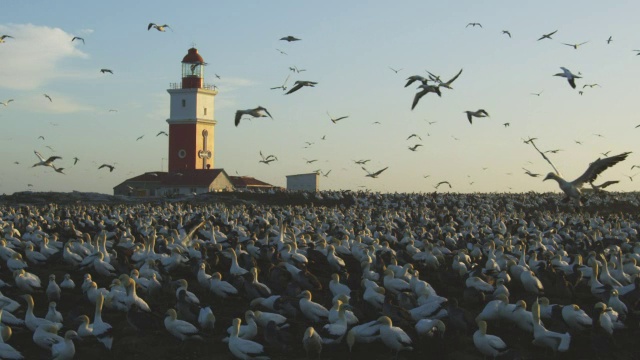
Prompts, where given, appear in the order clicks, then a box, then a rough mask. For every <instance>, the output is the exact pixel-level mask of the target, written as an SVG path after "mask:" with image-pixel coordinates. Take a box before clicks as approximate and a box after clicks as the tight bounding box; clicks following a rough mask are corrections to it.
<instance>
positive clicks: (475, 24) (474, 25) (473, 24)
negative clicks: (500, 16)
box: [465, 22, 482, 28]
mask: <svg viewBox="0 0 640 360" xmlns="http://www.w3.org/2000/svg"><path fill="white" fill-rule="evenodd" d="M469 26H471V27H476V26H480V27H482V24H480V23H475V22H473V23H468V24H467V26H465V27H466V28H468V27H469Z"/></svg>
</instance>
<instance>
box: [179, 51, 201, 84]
mask: <svg viewBox="0 0 640 360" xmlns="http://www.w3.org/2000/svg"><path fill="white" fill-rule="evenodd" d="M205 64H206V63H205V62H204V59H203V58H202V56H200V54H198V49H196V48H191V49H189V51H188V52H187V55H185V57H184V58H182V88H183V89H194V88H198V89H200V88H202V85H203V81H204V65H205Z"/></svg>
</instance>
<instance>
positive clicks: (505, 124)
mask: <svg viewBox="0 0 640 360" xmlns="http://www.w3.org/2000/svg"><path fill="white" fill-rule="evenodd" d="M502 125H504V127H509V126H510V125H511V123H508V122H506V123H504V124H502Z"/></svg>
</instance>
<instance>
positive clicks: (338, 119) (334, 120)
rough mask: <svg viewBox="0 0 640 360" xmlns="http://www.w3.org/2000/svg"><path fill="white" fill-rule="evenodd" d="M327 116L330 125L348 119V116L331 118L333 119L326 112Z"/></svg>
mask: <svg viewBox="0 0 640 360" xmlns="http://www.w3.org/2000/svg"><path fill="white" fill-rule="evenodd" d="M327 115H329V119H331V122H332V123H334V124H335V123H337V122H338V121H340V120H343V119H346V118H348V117H349V115H347V116H340V117H339V118H333V117H332V116H331V114H329V112H328V111H327Z"/></svg>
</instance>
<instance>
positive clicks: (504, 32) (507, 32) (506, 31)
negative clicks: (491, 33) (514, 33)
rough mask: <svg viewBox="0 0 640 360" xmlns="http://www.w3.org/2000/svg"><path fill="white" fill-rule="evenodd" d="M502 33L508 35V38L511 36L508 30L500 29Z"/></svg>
mask: <svg viewBox="0 0 640 360" xmlns="http://www.w3.org/2000/svg"><path fill="white" fill-rule="evenodd" d="M502 33H503V34H507V35H509V38H511V33H510V32H509V30H502Z"/></svg>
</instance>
